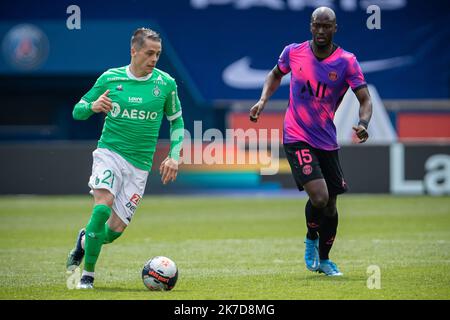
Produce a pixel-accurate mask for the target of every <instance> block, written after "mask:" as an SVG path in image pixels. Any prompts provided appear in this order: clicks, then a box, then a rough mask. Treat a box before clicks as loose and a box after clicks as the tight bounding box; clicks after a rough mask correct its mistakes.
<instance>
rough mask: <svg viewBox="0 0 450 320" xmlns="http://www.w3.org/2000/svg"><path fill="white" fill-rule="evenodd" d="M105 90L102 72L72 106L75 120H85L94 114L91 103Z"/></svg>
mask: <svg viewBox="0 0 450 320" xmlns="http://www.w3.org/2000/svg"><path fill="white" fill-rule="evenodd" d="M105 91H106V87H105V82H104V74H102V75H101V76H100V77H99V78H98V79H97V81H96V82H95V84H94V86H93V87H92V88H91V90H89V91H88V92H87V93H86V94H85V95H84V96H83V97H82V98H81V100H80V101H79V102H78V103H77V104H76V105H75V107H74V108H73V112H72V116H73V118H74V119H75V120H86V119H88V118H89V117H90V116H92V115H93V114H94V111H92V103H94V102H95V100H97V99H98V97H100V96H101V95H102V94H103V93H104V92H105Z"/></svg>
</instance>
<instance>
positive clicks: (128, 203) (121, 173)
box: [88, 148, 148, 225]
mask: <svg viewBox="0 0 450 320" xmlns="http://www.w3.org/2000/svg"><path fill="white" fill-rule="evenodd" d="M92 157H93V159H94V161H93V163H92V174H91V177H90V178H89V184H88V185H89V187H90V188H91V189H92V190H94V189H106V190H108V191H109V192H111V193H112V194H113V195H114V203H113V207H112V209H113V210H114V212H115V213H116V214H117V215H118V216H119V218H120V219H121V220H122V221H123V222H124V223H125V224H126V225H128V223H130V221H131V219H132V218H133V215H134V213H135V211H136V209H137V207H138V205H139V201H140V200H141V199H142V196H143V195H144V191H145V185H146V183H147V177H148V171H145V170H141V169H138V168H136V167H135V166H133V165H132V164H131V163H129V162H128V161H126V160H125V159H124V158H122V156H120V155H119V154H117V153H115V152H113V151H111V150H109V149H105V148H97V149H96V150H94V152H92ZM92 190H91V192H90V193H91V194H93V191H92Z"/></svg>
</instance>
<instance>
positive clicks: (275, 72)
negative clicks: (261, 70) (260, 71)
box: [249, 66, 284, 122]
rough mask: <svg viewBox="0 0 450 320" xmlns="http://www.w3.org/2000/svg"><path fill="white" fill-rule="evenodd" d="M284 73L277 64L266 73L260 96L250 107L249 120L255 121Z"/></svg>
mask: <svg viewBox="0 0 450 320" xmlns="http://www.w3.org/2000/svg"><path fill="white" fill-rule="evenodd" d="M283 76H284V74H283V73H281V71H280V69H279V68H278V66H275V67H274V68H273V69H272V70H271V71H270V72H269V74H268V75H267V77H266V81H265V82H264V87H263V90H262V93H261V98H260V99H259V101H258V102H257V103H256V104H255V105H254V106H253V107H252V108H251V109H250V114H249V116H250V120H251V121H253V122H257V121H258V118H259V115H260V113H261V112H262V111H263V110H264V107H265V106H266V103H267V101H268V100H269V98H270V97H271V96H272V95H273V94H274V92H275V91H277V89H278V87H279V86H280V83H281V79H282V78H283Z"/></svg>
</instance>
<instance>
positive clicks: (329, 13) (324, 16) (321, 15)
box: [311, 7, 336, 22]
mask: <svg viewBox="0 0 450 320" xmlns="http://www.w3.org/2000/svg"><path fill="white" fill-rule="evenodd" d="M318 19H320V20H328V21H332V22H336V14H335V13H334V11H333V10H332V9H330V8H328V7H319V8H317V9H316V10H314V11H313V13H312V15H311V22H314V21H316V20H318Z"/></svg>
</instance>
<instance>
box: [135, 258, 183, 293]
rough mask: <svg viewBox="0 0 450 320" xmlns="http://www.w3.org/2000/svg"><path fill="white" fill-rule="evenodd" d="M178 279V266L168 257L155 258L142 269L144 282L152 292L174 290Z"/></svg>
mask: <svg viewBox="0 0 450 320" xmlns="http://www.w3.org/2000/svg"><path fill="white" fill-rule="evenodd" d="M177 279H178V268H177V265H176V264H175V262H173V261H172V260H171V259H169V258H167V257H163V256H157V257H153V258H151V259H150V260H148V261H147V262H146V263H145V265H144V268H143V269H142V281H143V282H144V285H145V286H146V287H147V288H148V289H149V290H151V291H168V290H172V289H173V287H175V284H176V283H177Z"/></svg>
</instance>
